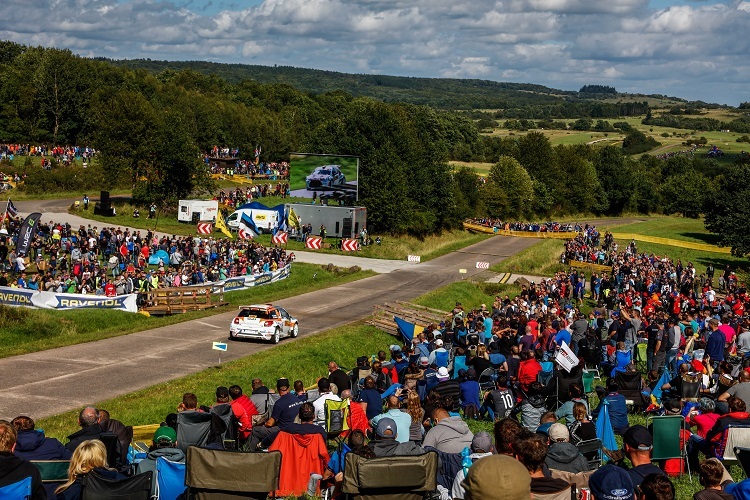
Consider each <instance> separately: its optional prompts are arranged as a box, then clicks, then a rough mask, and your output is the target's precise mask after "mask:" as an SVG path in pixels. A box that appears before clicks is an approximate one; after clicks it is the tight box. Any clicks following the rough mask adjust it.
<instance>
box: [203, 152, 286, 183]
mask: <svg viewBox="0 0 750 500" xmlns="http://www.w3.org/2000/svg"><path fill="white" fill-rule="evenodd" d="M203 161H204V162H205V164H206V165H208V166H209V168H210V170H211V173H212V174H224V175H246V176H249V177H250V178H251V179H271V180H281V179H289V162H286V161H279V162H260V161H259V162H258V163H256V162H254V161H252V160H241V159H238V160H236V161H235V162H234V163H230V164H227V162H223V161H222V162H220V161H216V159H212V158H211V157H210V156H205V157H204V158H203Z"/></svg>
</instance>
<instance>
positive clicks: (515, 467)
mask: <svg viewBox="0 0 750 500" xmlns="http://www.w3.org/2000/svg"><path fill="white" fill-rule="evenodd" d="M461 486H463V488H464V490H465V494H464V497H463V498H465V499H466V500H472V499H473V500H483V499H488V498H500V497H499V493H500V492H502V498H507V499H527V498H530V497H531V477H530V476H529V474H528V473H527V472H526V468H525V467H524V466H523V465H522V464H521V462H519V461H518V460H516V459H515V458H512V457H509V456H507V455H492V456H489V457H486V458H483V459H482V460H479V461H477V463H475V464H474V465H472V466H471V468H470V469H469V473H468V474H467V475H466V479H464V480H463V482H462V483H461Z"/></svg>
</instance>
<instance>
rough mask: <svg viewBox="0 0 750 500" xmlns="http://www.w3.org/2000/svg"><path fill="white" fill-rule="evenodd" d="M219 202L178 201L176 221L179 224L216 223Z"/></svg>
mask: <svg viewBox="0 0 750 500" xmlns="http://www.w3.org/2000/svg"><path fill="white" fill-rule="evenodd" d="M217 213H219V202H218V201H216V200H180V204H179V205H178V208H177V220H178V221H180V222H193V223H197V222H216V214H217Z"/></svg>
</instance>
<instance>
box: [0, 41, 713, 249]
mask: <svg viewBox="0 0 750 500" xmlns="http://www.w3.org/2000/svg"><path fill="white" fill-rule="evenodd" d="M595 104H596V103H595ZM553 106H557V103H556V104H554V105H553ZM618 113H619V112H618ZM551 123H554V122H551ZM592 123H593V120H592V121H591V122H586V123H584V124H581V126H582V127H583V126H590V125H591V124H592ZM596 126H599V127H602V128H607V129H608V127H609V123H608V122H605V121H603V120H597V122H596V125H595V126H594V127H596ZM625 126H627V124H626V123H625V122H615V123H614V124H613V125H612V128H617V127H620V129H621V130H625V128H626V127H625ZM636 139H642V138H640V137H634V139H633V141H632V144H633V145H634V146H638V144H640V143H639V142H638V141H637V140H636ZM0 141H2V142H23V143H27V142H28V143H46V144H61V145H65V144H75V145H85V146H92V147H94V148H96V149H97V150H98V151H99V154H98V156H97V158H96V162H94V165H92V166H90V167H89V170H88V171H87V172H81V171H76V172H73V173H74V174H75V175H74V177H76V178H85V179H87V180H88V181H90V182H97V183H99V185H100V186H101V188H103V189H107V188H109V189H115V188H118V187H119V188H131V189H132V190H133V197H134V199H135V201H136V202H137V203H143V204H147V203H151V202H152V201H158V202H160V203H163V204H165V205H170V204H175V202H176V200H178V199H180V198H183V197H187V196H190V195H193V196H198V195H200V194H201V193H204V192H208V191H211V189H212V188H213V186H212V183H211V180H210V176H209V175H208V174H209V172H208V170H207V168H206V166H205V164H204V163H203V161H202V158H201V153H202V152H205V151H209V150H210V148H211V147H213V146H214V145H219V146H230V147H238V148H239V149H240V151H241V154H240V156H241V157H243V158H246V159H250V158H253V151H254V149H255V147H256V146H259V145H260V146H262V154H261V161H279V160H288V159H289V153H290V152H292V151H305V152H312V153H327V154H347V155H357V156H360V158H361V160H360V172H359V186H360V201H361V202H362V204H364V205H365V206H367V208H368V218H369V225H370V229H371V230H372V231H390V232H392V233H395V234H402V233H410V234H415V235H427V234H431V233H435V232H439V231H441V230H443V229H447V228H452V227H458V226H459V225H460V223H461V221H462V220H463V219H464V218H466V217H473V216H483V215H490V216H493V217H503V218H539V217H553V216H555V215H562V214H578V213H593V214H606V215H617V214H620V213H623V212H626V211H627V212H641V213H650V212H665V213H674V212H679V213H683V214H684V215H688V216H694V215H697V214H698V213H701V210H702V208H701V207H702V206H703V204H704V199H705V198H706V197H707V196H709V194H708V193H710V192H711V189H713V186H716V185H718V183H719V182H720V180H721V179H719V174H720V169H719V168H718V166H717V164H716V163H715V161H713V160H711V159H702V158H688V157H680V156H678V157H674V158H669V159H667V160H661V159H657V158H655V157H652V156H648V155H644V156H641V157H639V158H635V157H631V156H628V154H627V151H624V150H623V148H622V147H619V146H607V147H599V146H588V145H572V146H568V145H561V146H552V145H551V144H550V142H549V139H548V138H547V137H545V136H544V134H542V133H539V132H530V133H528V134H526V135H524V136H512V137H507V138H498V137H490V136H484V135H481V134H480V133H479V128H478V127H477V124H476V123H475V122H474V121H473V120H472V119H471V117H470V116H467V115H466V114H463V113H458V112H450V111H446V110H443V109H438V108H435V107H432V106H428V105H425V104H415V103H403V102H384V101H382V100H377V99H374V98H371V97H363V96H353V95H351V94H350V93H347V92H344V91H342V90H329V91H325V92H321V93H311V92H306V91H302V90H299V89H297V88H295V87H293V86H292V85H290V84H288V83H266V84H264V83H259V82H257V81H254V80H252V79H243V80H240V81H229V80H227V79H226V78H223V77H221V76H218V75H209V74H205V73H202V72H198V71H195V70H192V69H185V70H179V71H178V70H175V69H165V70H164V71H162V72H160V73H152V72H151V71H147V70H146V69H143V68H136V69H133V68H128V67H124V66H123V65H115V64H112V63H111V62H109V61H103V60H93V59H86V58H81V57H78V56H75V55H73V54H72V53H71V52H70V51H67V50H59V49H45V48H35V47H25V46H20V45H17V44H13V43H10V42H0ZM449 160H466V161H481V162H490V163H492V164H493V165H494V166H493V167H492V169H491V171H490V173H489V175H487V176H480V175H479V174H478V173H477V172H476V171H475V170H472V169H470V168H457V169H456V168H453V167H451V166H450V165H449V164H448V161H449ZM25 168H30V166H29V165H27V167H25ZM65 168H69V167H55V168H53V171H52V172H43V171H39V169H35V170H34V171H33V172H27V173H28V174H29V177H28V182H29V184H35V185H38V186H44V188H45V189H47V190H50V191H52V190H61V191H63V190H68V189H70V182H71V180H70V178H71V176H70V175H67V176H66V175H65V170H64V169H65ZM687 184H690V185H698V186H701V187H702V188H701V189H699V190H695V191H694V192H693V191H690V190H685V189H683V188H684V187H685V186H686V185H687ZM87 189H88V187H87Z"/></svg>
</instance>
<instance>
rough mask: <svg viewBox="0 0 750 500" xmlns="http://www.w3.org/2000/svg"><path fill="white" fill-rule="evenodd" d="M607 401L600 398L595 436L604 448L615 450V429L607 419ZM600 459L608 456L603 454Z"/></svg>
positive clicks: (605, 459)
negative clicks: (600, 403)
mask: <svg viewBox="0 0 750 500" xmlns="http://www.w3.org/2000/svg"><path fill="white" fill-rule="evenodd" d="M608 407H609V401H607V399H606V398H605V399H603V400H602V409H601V410H600V411H599V417H598V418H597V419H596V437H597V438H599V440H601V442H602V447H603V448H604V449H606V450H610V451H614V450H617V441H616V440H615V431H614V430H612V422H611V421H610V420H609V409H608ZM602 459H603V460H604V461H605V462H606V461H608V460H609V457H608V456H607V455H606V454H604V455H603V456H602Z"/></svg>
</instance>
